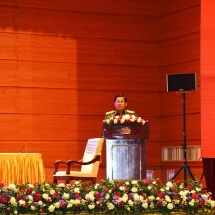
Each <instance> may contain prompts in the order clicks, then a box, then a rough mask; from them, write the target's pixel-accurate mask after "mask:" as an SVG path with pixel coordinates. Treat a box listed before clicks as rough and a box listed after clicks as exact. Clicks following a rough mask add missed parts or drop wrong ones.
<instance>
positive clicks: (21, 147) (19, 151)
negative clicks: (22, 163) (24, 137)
mask: <svg viewBox="0 0 215 215" xmlns="http://www.w3.org/2000/svg"><path fill="white" fill-rule="evenodd" d="M25 146H26V143H24V145H23V146H22V147H21V149H20V150H19V151H18V152H19V153H20V152H22V150H23V148H24V147H25Z"/></svg>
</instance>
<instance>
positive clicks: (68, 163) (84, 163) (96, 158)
mask: <svg viewBox="0 0 215 215" xmlns="http://www.w3.org/2000/svg"><path fill="white" fill-rule="evenodd" d="M100 157H101V156H100V155H96V156H95V157H94V158H93V159H92V160H90V161H87V162H80V161H74V160H68V161H67V162H66V166H67V170H66V174H70V166H71V165H72V164H78V165H89V164H91V163H95V162H96V161H100Z"/></svg>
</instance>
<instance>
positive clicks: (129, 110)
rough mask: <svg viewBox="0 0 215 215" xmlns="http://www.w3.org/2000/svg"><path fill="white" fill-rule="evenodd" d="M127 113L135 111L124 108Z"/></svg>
mask: <svg viewBox="0 0 215 215" xmlns="http://www.w3.org/2000/svg"><path fill="white" fill-rule="evenodd" d="M126 112H127V113H135V112H134V111H133V110H126Z"/></svg>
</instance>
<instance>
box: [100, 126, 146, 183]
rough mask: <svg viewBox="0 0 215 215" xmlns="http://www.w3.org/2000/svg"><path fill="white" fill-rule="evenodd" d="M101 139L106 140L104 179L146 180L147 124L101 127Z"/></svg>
mask: <svg viewBox="0 0 215 215" xmlns="http://www.w3.org/2000/svg"><path fill="white" fill-rule="evenodd" d="M103 138H104V139H105V140H106V178H109V179H113V180H114V179H115V180H119V179H122V180H126V179H131V180H140V179H145V178H146V139H148V138H149V124H148V123H147V125H146V124H145V125H143V126H108V125H103Z"/></svg>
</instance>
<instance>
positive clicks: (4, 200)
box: [1, 195, 7, 203]
mask: <svg viewBox="0 0 215 215" xmlns="http://www.w3.org/2000/svg"><path fill="white" fill-rule="evenodd" d="M1 201H2V203H6V202H7V199H6V198H5V197H4V195H1Z"/></svg>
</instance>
